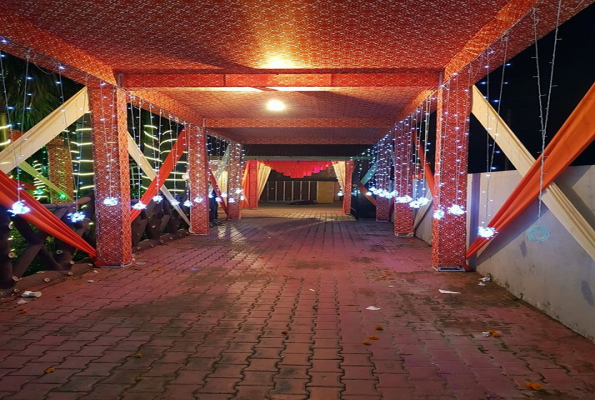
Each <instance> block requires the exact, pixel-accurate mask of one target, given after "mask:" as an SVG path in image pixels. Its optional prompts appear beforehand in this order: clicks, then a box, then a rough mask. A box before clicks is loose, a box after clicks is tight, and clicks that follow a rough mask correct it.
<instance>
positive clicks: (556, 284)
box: [416, 166, 595, 341]
mask: <svg viewBox="0 0 595 400" xmlns="http://www.w3.org/2000/svg"><path fill="white" fill-rule="evenodd" d="M487 179H488V178H486V176H485V174H472V175H469V176H468V183H469V187H468V210H469V212H468V216H467V227H468V234H469V236H468V239H469V242H472V241H473V240H474V239H475V237H476V231H477V226H478V225H480V224H481V222H482V221H486V222H488V221H489V219H490V218H489V217H488V218H486V216H485V215H486V214H485V213H486V205H488V204H489V209H488V212H489V214H491V215H493V214H495V213H496V211H497V210H498V209H499V207H500V206H501V204H502V203H503V202H504V201H505V200H506V198H507V197H508V195H509V194H510V193H511V192H512V190H513V188H514V187H515V186H516V184H517V183H518V182H519V181H520V179H521V176H520V174H519V173H518V172H517V171H504V172H496V173H492V174H491V178H490V179H491V182H490V185H489V186H490V187H489V193H485V192H486V189H487V188H486V186H487V185H486V182H487V181H486V180H487ZM556 183H557V184H558V186H560V189H562V191H563V192H564V193H565V194H566V196H567V197H568V198H569V199H570V200H571V201H572V202H573V203H574V205H575V206H576V207H577V208H578V209H579V211H580V212H581V213H582V214H583V216H584V217H585V218H586V219H587V220H588V221H589V222H590V223H591V224H592V225H595V166H581V167H571V168H568V169H567V170H566V171H565V172H564V173H563V174H562V175H561V176H560V177H559V178H558V179H557V180H556ZM488 199H489V200H491V201H488ZM537 210H538V207H537V202H535V203H534V204H533V205H532V206H530V207H529V208H528V209H527V210H526V211H525V212H523V213H522V214H521V215H520V216H519V217H518V218H517V219H516V220H515V221H514V222H513V223H512V224H511V225H510V226H508V227H507V228H505V229H504V230H503V231H502V232H500V233H499V234H498V236H497V237H496V238H495V239H494V240H492V241H491V242H490V243H489V244H488V245H487V246H485V247H484V248H483V250H482V251H480V252H479V253H478V255H477V256H475V257H472V258H471V259H470V260H469V264H470V265H471V266H474V267H475V268H476V269H477V271H478V272H479V273H481V274H483V275H487V274H489V275H491V276H492V277H493V278H494V280H495V282H496V283H498V284H499V285H501V286H503V287H505V288H507V289H508V290H509V291H510V292H511V293H513V294H514V295H516V296H518V297H519V298H521V299H523V300H525V301H527V302H529V303H531V304H532V305H534V306H535V307H537V308H539V309H540V310H542V311H544V312H545V313H547V314H549V315H550V316H552V317H553V318H555V319H557V320H559V321H560V322H562V323H563V324H565V325H567V326H568V327H570V328H571V329H573V330H575V331H576V332H578V333H580V334H582V335H584V336H585V337H587V338H589V339H591V340H594V341H595V260H593V259H592V258H591V257H590V256H589V255H588V254H587V253H586V252H585V251H584V250H583V249H582V247H581V246H580V245H579V244H578V243H577V242H576V241H575V240H574V239H573V238H572V236H571V235H570V234H569V233H568V231H567V230H566V229H565V228H564V227H563V226H562V225H561V224H560V223H559V222H558V220H557V219H556V218H555V217H554V216H553V215H552V214H551V213H550V212H549V210H548V209H547V207H546V206H545V204H542V217H541V225H543V226H544V227H546V228H547V229H548V230H549V231H550V237H549V239H548V240H547V241H545V242H532V241H530V240H529V239H528V238H527V237H526V231H527V229H529V228H530V227H531V226H532V225H534V224H535V223H536V221H537ZM431 218H432V216H431V213H428V214H427V215H426V216H425V218H424V219H423V221H422V222H421V224H420V225H419V227H418V229H417V231H416V236H418V237H420V238H422V239H423V240H425V241H426V242H430V241H431Z"/></svg>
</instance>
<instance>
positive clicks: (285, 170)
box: [262, 161, 332, 178]
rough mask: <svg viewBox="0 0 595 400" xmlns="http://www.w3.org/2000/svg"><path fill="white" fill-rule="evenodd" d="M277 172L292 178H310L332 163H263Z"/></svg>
mask: <svg viewBox="0 0 595 400" xmlns="http://www.w3.org/2000/svg"><path fill="white" fill-rule="evenodd" d="M262 162H263V163H264V164H266V165H268V166H269V167H271V168H272V169H274V170H275V171H277V172H280V173H282V174H283V175H286V176H289V177H290V178H303V177H305V176H310V175H312V174H315V173H317V172H320V171H322V170H324V169H327V168H328V167H330V166H331V165H332V163H331V162H330V161H262Z"/></svg>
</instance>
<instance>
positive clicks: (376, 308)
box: [366, 306, 380, 311]
mask: <svg viewBox="0 0 595 400" xmlns="http://www.w3.org/2000/svg"><path fill="white" fill-rule="evenodd" d="M366 310H370V311H378V310H380V308H379V307H374V306H370V307H366Z"/></svg>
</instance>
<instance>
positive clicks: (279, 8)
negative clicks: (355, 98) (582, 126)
mask: <svg viewBox="0 0 595 400" xmlns="http://www.w3.org/2000/svg"><path fill="white" fill-rule="evenodd" d="M506 3H507V0H472V1H470V0H441V1H417V0H406V1H388V0H384V1H370V0H354V1H329V0H318V1H303V0H302V1H296V0H248V1H239V0H235V1H221V0H200V1H198V0H167V1H166V0H152V1H146V0H127V1H113V0H97V1H80V0H62V1H55V0H35V1H22V0H5V1H3V2H2V6H3V7H5V8H7V9H9V10H12V11H13V12H15V13H16V14H18V15H20V16H23V17H25V18H26V19H28V20H30V21H31V22H33V24H35V25H36V26H38V27H40V28H42V29H45V30H47V31H49V32H51V33H53V34H55V35H57V36H59V37H61V38H62V39H64V40H66V41H67V42H70V43H72V44H74V45H75V46H77V47H79V48H81V49H84V50H86V51H87V52H89V53H90V54H93V55H94V56H96V57H97V58H99V59H101V60H103V61H105V62H106V63H108V64H109V65H111V66H112V67H113V68H114V69H116V70H119V71H127V70H158V71H162V70H164V69H165V70H167V69H169V70H176V69H183V70H187V69H196V68H199V69H200V68H225V69H240V70H243V69H246V68H273V69H275V68H305V69H310V68H333V69H335V68H340V69H345V68H354V69H359V68H419V67H420V61H421V62H423V66H424V67H426V68H435V69H439V68H442V67H443V66H444V65H445V64H446V63H447V62H448V61H449V60H450V58H451V57H452V56H453V54H454V52H456V51H457V50H459V49H461V48H462V47H463V45H464V44H465V42H466V41H467V40H468V39H469V37H470V36H472V35H473V34H474V33H475V32H477V31H478V30H479V29H480V28H481V27H482V26H483V25H485V23H486V22H487V21H489V20H490V18H492V16H493V14H494V12H495V11H497V10H499V9H500V8H502V7H503V6H504V5H505V4H506Z"/></svg>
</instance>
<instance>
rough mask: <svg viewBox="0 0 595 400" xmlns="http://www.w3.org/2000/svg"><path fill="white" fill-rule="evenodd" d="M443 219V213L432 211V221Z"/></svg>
mask: <svg viewBox="0 0 595 400" xmlns="http://www.w3.org/2000/svg"><path fill="white" fill-rule="evenodd" d="M443 217H444V211H442V210H436V211H434V219H442V218H443Z"/></svg>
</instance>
